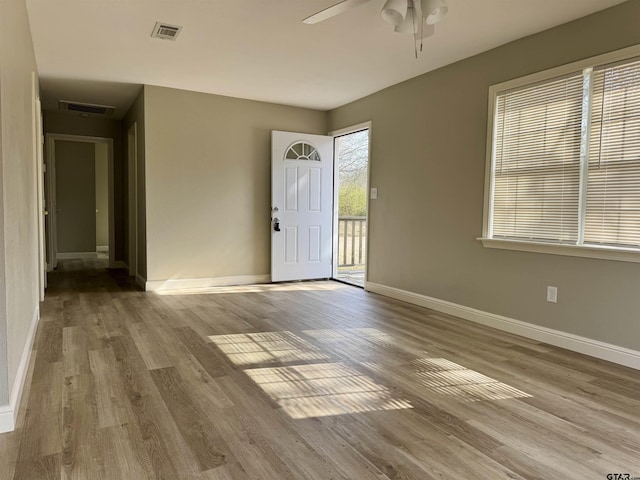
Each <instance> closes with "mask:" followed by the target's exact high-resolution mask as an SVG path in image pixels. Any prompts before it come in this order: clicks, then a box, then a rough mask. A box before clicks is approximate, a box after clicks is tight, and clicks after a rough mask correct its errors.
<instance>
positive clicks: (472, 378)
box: [411, 358, 531, 402]
mask: <svg viewBox="0 0 640 480" xmlns="http://www.w3.org/2000/svg"><path fill="white" fill-rule="evenodd" d="M411 364H412V366H413V368H414V371H415V374H416V376H417V378H418V381H419V383H420V384H421V385H424V386H425V387H427V388H429V389H430V390H433V391H434V392H437V393H439V394H441V395H447V396H453V397H456V398H457V399H458V400H462V401H469V402H476V401H482V400H506V399H510V398H527V397H531V395H529V394H528V393H525V392H523V391H521V390H518V389H517V388H514V387H512V386H510V385H507V384H506V383H502V382H499V381H497V380H494V379H493V378H491V377H487V376H486V375H483V374H481V373H479V372H476V371H475V370H471V369H468V368H466V367H463V366H462V365H458V364H457V363H454V362H452V361H450V360H447V359H446V358H418V359H415V360H413V361H412V362H411Z"/></svg>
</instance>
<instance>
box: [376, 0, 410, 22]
mask: <svg viewBox="0 0 640 480" xmlns="http://www.w3.org/2000/svg"><path fill="white" fill-rule="evenodd" d="M407 10H408V0H387V1H386V2H385V4H384V6H383V7H382V10H381V11H380V15H381V16H382V19H383V20H384V21H385V22H387V23H389V24H391V25H395V26H396V27H397V26H398V25H401V24H402V22H404V21H405V20H406V17H407Z"/></svg>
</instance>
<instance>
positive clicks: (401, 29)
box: [393, 4, 420, 35]
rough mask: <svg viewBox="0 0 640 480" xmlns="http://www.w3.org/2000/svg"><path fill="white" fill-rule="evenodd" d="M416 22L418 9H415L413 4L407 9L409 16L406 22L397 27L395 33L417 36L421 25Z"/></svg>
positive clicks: (406, 17)
mask: <svg viewBox="0 0 640 480" xmlns="http://www.w3.org/2000/svg"><path fill="white" fill-rule="evenodd" d="M416 20H418V19H417V18H416V9H415V8H414V7H413V4H411V5H409V7H408V8H407V15H406V16H405V17H404V21H403V22H402V23H401V24H400V25H396V26H395V28H394V29H393V31H394V32H396V33H406V34H409V35H415V34H416V33H418V32H417V31H416V30H417V27H418V26H419V23H420V22H419V21H416Z"/></svg>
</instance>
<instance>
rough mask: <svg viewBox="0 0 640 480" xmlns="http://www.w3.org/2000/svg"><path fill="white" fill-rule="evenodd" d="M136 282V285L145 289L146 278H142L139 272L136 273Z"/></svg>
mask: <svg viewBox="0 0 640 480" xmlns="http://www.w3.org/2000/svg"><path fill="white" fill-rule="evenodd" d="M136 283H137V284H138V286H139V287H140V288H141V289H142V290H146V289H147V285H148V284H147V279H146V278H144V277H143V276H142V275H140V274H139V273H138V274H137V275H136Z"/></svg>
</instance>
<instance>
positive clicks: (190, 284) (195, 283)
mask: <svg viewBox="0 0 640 480" xmlns="http://www.w3.org/2000/svg"><path fill="white" fill-rule="evenodd" d="M257 283H271V275H270V274H265V275H241V276H237V277H210V278H177V279H170V280H150V281H148V282H147V288H146V290H147V291H149V292H167V291H170V290H183V289H192V288H208V287H229V286H233V285H254V284H257Z"/></svg>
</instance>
